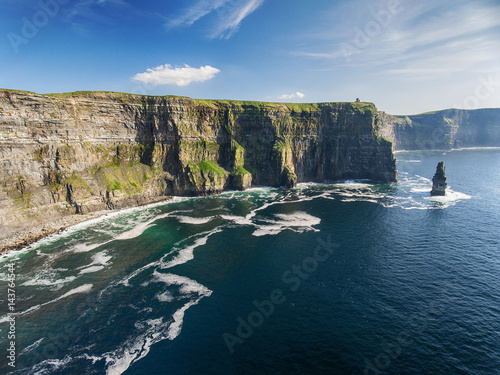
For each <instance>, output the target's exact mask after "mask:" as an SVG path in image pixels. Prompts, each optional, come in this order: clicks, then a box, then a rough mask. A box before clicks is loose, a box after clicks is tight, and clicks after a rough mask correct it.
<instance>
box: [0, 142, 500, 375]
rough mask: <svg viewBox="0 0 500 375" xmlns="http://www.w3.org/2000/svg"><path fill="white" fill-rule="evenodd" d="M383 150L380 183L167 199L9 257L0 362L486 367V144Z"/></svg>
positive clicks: (121, 366) (493, 165)
mask: <svg viewBox="0 0 500 375" xmlns="http://www.w3.org/2000/svg"><path fill="white" fill-rule="evenodd" d="M396 157H397V160H398V171H399V182H398V183H396V184H384V185H375V184H371V183H370V182H369V181H343V182H337V183H325V184H313V183H304V184H299V186H298V187H297V188H295V189H290V190H287V189H275V188H266V187H262V188H254V189H251V190H249V191H246V192H226V193H223V194H220V195H216V196H211V197H202V198H174V199H172V200H171V201H169V202H166V203H162V204H156V205H152V206H149V207H144V208H138V209H131V210H126V211H123V212H120V213H118V214H116V213H115V214H111V215H108V216H106V217H103V218H100V219H96V220H93V221H90V222H87V223H84V224H80V225H77V226H76V227H73V228H71V229H70V230H67V231H65V232H63V233H61V234H59V235H55V236H51V237H49V238H47V239H45V240H43V241H41V242H39V243H37V244H35V245H32V246H30V247H29V248H27V249H24V250H21V251H18V252H12V253H10V254H9V255H8V257H4V258H2V259H1V260H0V267H1V271H0V306H1V310H0V348H1V349H2V350H1V356H0V372H1V373H11V374H173V375H175V374H325V373H328V374H349V375H350V374H360V375H361V374H477V375H479V374H484V375H492V374H493V375H494V374H500V236H499V224H500V199H499V197H500V168H499V166H500V149H498V148H493V149H467V150H452V151H446V152H443V151H425V152H424V151H411V152H398V153H397V154H396ZM441 160H442V161H444V162H445V166H446V172H447V177H448V187H449V189H448V194H447V196H446V197H431V196H430V194H429V192H430V189H431V178H432V176H433V175H434V172H435V169H436V165H437V163H438V162H439V161H441ZM14 277H15V278H14ZM9 284H10V285H9ZM10 307H12V310H11V311H10V313H9V310H8V308H10ZM12 344H13V345H12ZM11 354H14V356H12V355H11ZM9 357H10V358H9Z"/></svg>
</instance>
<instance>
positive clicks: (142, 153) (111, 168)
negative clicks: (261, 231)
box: [0, 90, 397, 239]
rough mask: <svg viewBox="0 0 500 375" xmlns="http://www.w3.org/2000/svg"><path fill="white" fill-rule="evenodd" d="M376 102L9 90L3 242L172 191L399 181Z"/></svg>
mask: <svg viewBox="0 0 500 375" xmlns="http://www.w3.org/2000/svg"><path fill="white" fill-rule="evenodd" d="M379 126H380V121H379V115H378V112H377V110H376V108H375V106H374V105H373V104H371V103H320V104H281V103H279V104H278V103H261V102H244V101H225V100H194V99H190V98H184V97H168V96H166V97H152V96H140V95H131V94H122V93H109V92H76V93H66V94H53V95H39V94H35V93H29V92H21V91H13V90H0V176H1V178H0V181H1V182H0V218H1V219H0V220H1V222H0V225H1V230H0V239H5V238H7V237H9V236H11V235H12V234H14V233H15V232H16V231H19V230H23V229H26V228H29V227H31V226H34V225H38V224H43V223H46V222H49V221H51V220H54V219H57V218H61V217H65V216H68V215H77V214H85V213H88V212H93V211H99V210H103V209H114V208H122V207H130V206H136V205H140V204H146V203H151V202H154V201H159V200H162V199H165V198H166V197H167V196H171V195H189V196H192V195H208V194H213V193H217V192H221V191H223V190H225V189H246V188H248V187H250V186H251V185H267V186H289V187H293V186H295V184H296V183H297V182H302V181H317V182H323V181H325V180H341V179H371V180H374V181H379V182H392V181H396V180H397V172H396V162H395V159H394V156H393V153H392V144H391V142H389V141H387V140H386V139H384V138H383V137H382V136H381V135H380V131H379V130H380V129H379Z"/></svg>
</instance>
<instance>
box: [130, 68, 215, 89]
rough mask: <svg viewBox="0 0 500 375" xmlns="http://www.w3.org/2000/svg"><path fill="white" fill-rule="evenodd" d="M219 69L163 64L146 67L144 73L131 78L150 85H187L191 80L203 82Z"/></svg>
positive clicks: (212, 76)
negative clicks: (150, 67) (173, 66)
mask: <svg viewBox="0 0 500 375" xmlns="http://www.w3.org/2000/svg"><path fill="white" fill-rule="evenodd" d="M219 72H220V70H219V69H217V68H214V67H212V66H210V65H205V66H202V67H200V68H192V67H190V66H189V65H184V66H183V67H181V68H179V67H177V68H172V66H171V65H169V64H165V65H160V66H157V67H156V68H152V69H147V70H146V72H144V73H137V74H136V75H135V76H134V77H133V78H132V79H133V80H135V81H140V82H144V83H149V84H152V85H177V86H187V85H189V84H190V83H191V82H204V81H208V80H209V79H212V78H214V77H215V75H216V74H217V73H219Z"/></svg>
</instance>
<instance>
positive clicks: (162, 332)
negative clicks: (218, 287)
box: [102, 271, 212, 375]
mask: <svg viewBox="0 0 500 375" xmlns="http://www.w3.org/2000/svg"><path fill="white" fill-rule="evenodd" d="M151 282H163V283H165V284H167V285H180V286H181V289H182V287H185V290H186V291H190V292H191V291H193V292H195V293H198V297H197V298H195V299H192V300H190V301H189V302H187V303H186V304H184V306H182V307H181V308H180V309H178V310H177V311H175V313H174V314H173V315H172V319H171V320H169V321H165V320H164V318H162V317H160V318H157V319H147V320H145V321H141V322H139V323H140V324H141V325H144V326H145V327H146V326H147V328H145V329H146V331H145V332H143V333H141V334H139V335H137V336H133V335H132V336H130V337H129V338H128V339H127V340H126V341H125V342H124V343H123V344H122V345H121V346H120V347H119V348H117V349H116V350H114V351H113V352H108V353H105V354H104V355H103V357H102V358H105V360H106V365H107V366H108V367H107V369H106V374H107V375H120V374H122V373H124V372H125V371H127V369H128V368H129V367H130V365H132V364H133V363H135V362H137V361H139V360H141V359H142V358H144V357H146V356H147V355H148V353H149V351H150V349H151V346H153V345H154V344H156V343H158V342H160V341H163V340H166V339H168V340H174V339H175V338H176V337H177V336H178V335H179V334H180V332H181V329H182V325H183V321H184V314H185V312H186V310H187V309H189V308H190V307H191V306H194V305H196V304H197V303H198V302H199V301H200V300H201V299H202V298H203V297H206V296H210V295H211V293H212V291H211V290H209V289H208V288H206V287H204V286H203V285H201V284H199V283H197V282H196V281H194V280H191V279H189V278H187V277H184V276H179V275H174V274H163V273H159V272H158V271H155V272H154V277H153V280H151ZM190 295H191V294H190Z"/></svg>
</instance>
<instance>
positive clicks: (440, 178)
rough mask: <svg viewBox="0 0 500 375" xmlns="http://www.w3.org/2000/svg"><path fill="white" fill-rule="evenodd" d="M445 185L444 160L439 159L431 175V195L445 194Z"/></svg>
mask: <svg viewBox="0 0 500 375" xmlns="http://www.w3.org/2000/svg"><path fill="white" fill-rule="evenodd" d="M447 186H448V185H447V183H446V173H445V168H444V161H440V162H439V163H438V165H437V167H436V173H435V174H434V177H432V190H431V195H446V187H447Z"/></svg>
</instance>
